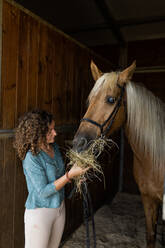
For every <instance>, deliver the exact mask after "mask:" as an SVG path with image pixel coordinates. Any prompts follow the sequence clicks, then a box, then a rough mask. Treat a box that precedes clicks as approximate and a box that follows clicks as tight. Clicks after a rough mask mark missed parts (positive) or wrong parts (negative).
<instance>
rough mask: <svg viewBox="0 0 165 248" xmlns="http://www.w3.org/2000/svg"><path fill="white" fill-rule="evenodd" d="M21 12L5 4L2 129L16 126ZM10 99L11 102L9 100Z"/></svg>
mask: <svg viewBox="0 0 165 248" xmlns="http://www.w3.org/2000/svg"><path fill="white" fill-rule="evenodd" d="M19 14H20V11H19V10H18V9H17V8H15V7H13V8H12V9H11V8H10V4H8V3H7V2H4V4H3V37H2V51H3V52H2V53H3V56H2V99H1V101H2V109H1V116H2V123H1V127H2V128H12V127H13V126H14V125H15V112H16V82H17V71H16V65H17V57H18V46H17V44H18V36H19V25H18V24H19ZM9 99H10V100H9Z"/></svg>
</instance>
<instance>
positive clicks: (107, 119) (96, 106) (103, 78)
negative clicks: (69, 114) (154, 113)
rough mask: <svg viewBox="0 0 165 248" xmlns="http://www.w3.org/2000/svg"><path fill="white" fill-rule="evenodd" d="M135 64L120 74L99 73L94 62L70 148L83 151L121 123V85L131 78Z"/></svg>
mask: <svg viewBox="0 0 165 248" xmlns="http://www.w3.org/2000/svg"><path fill="white" fill-rule="evenodd" d="M135 68H136V62H135V61H134V62H133V63H132V65H131V66H129V67H128V68H126V69H125V70H123V71H122V72H110V73H104V74H103V73H102V72H101V71H100V70H99V69H98V68H97V66H96V65H95V64H94V62H93V61H92V62H91V72H92V76H93V78H94V80H95V81H96V83H95V85H94V87H93V89H92V90H91V92H90V94H89V97H88V101H89V106H88V109H87V111H86V113H85V115H84V117H83V119H82V120H81V123H80V126H79V128H78V130H77V133H76V135H75V137H74V140H73V149H75V150H77V151H78V152H80V151H82V150H85V149H86V148H87V147H88V144H89V142H90V141H91V140H93V139H95V138H97V137H99V136H100V135H103V136H105V135H106V136H109V135H110V134H111V133H113V132H114V131H115V130H117V129H118V128H120V127H121V125H122V124H123V123H124V121H125V107H124V98H125V93H124V92H125V85H126V83H127V82H129V81H130V80H131V78H132V75H133V73H134V70H135Z"/></svg>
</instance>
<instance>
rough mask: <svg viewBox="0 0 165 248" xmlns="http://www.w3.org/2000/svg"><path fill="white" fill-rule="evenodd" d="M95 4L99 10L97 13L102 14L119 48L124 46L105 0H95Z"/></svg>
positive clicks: (121, 35)
mask: <svg viewBox="0 0 165 248" xmlns="http://www.w3.org/2000/svg"><path fill="white" fill-rule="evenodd" d="M95 3H96V5H97V7H98V9H99V11H100V12H101V13H102V15H103V17H104V19H105V20H106V22H107V24H108V26H109V28H110V29H111V30H112V32H113V34H114V36H115V37H116V39H117V40H118V42H119V43H120V45H121V46H124V44H125V40H124V36H123V34H122V33H121V31H120V27H119V26H118V24H117V22H116V20H115V19H114V17H113V15H112V13H111V12H110V9H109V8H108V6H107V4H106V2H105V0H95Z"/></svg>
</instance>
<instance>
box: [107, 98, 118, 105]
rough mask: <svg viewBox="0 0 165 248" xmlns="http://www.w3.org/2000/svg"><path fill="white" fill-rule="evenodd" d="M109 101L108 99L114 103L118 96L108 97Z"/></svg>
mask: <svg viewBox="0 0 165 248" xmlns="http://www.w3.org/2000/svg"><path fill="white" fill-rule="evenodd" d="M107 101H108V103H111V104H113V103H115V101H116V98H115V97H108V99H107Z"/></svg>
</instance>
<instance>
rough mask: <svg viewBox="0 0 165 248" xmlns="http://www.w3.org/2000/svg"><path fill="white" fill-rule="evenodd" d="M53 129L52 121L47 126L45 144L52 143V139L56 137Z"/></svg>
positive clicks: (53, 123)
mask: <svg viewBox="0 0 165 248" xmlns="http://www.w3.org/2000/svg"><path fill="white" fill-rule="evenodd" d="M54 127H55V122H54V121H52V122H51V123H50V124H49V125H48V128H49V129H48V132H47V134H46V142H47V144H50V143H53V142H54V139H55V137H56V135H57V133H56V130H55V129H54Z"/></svg>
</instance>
